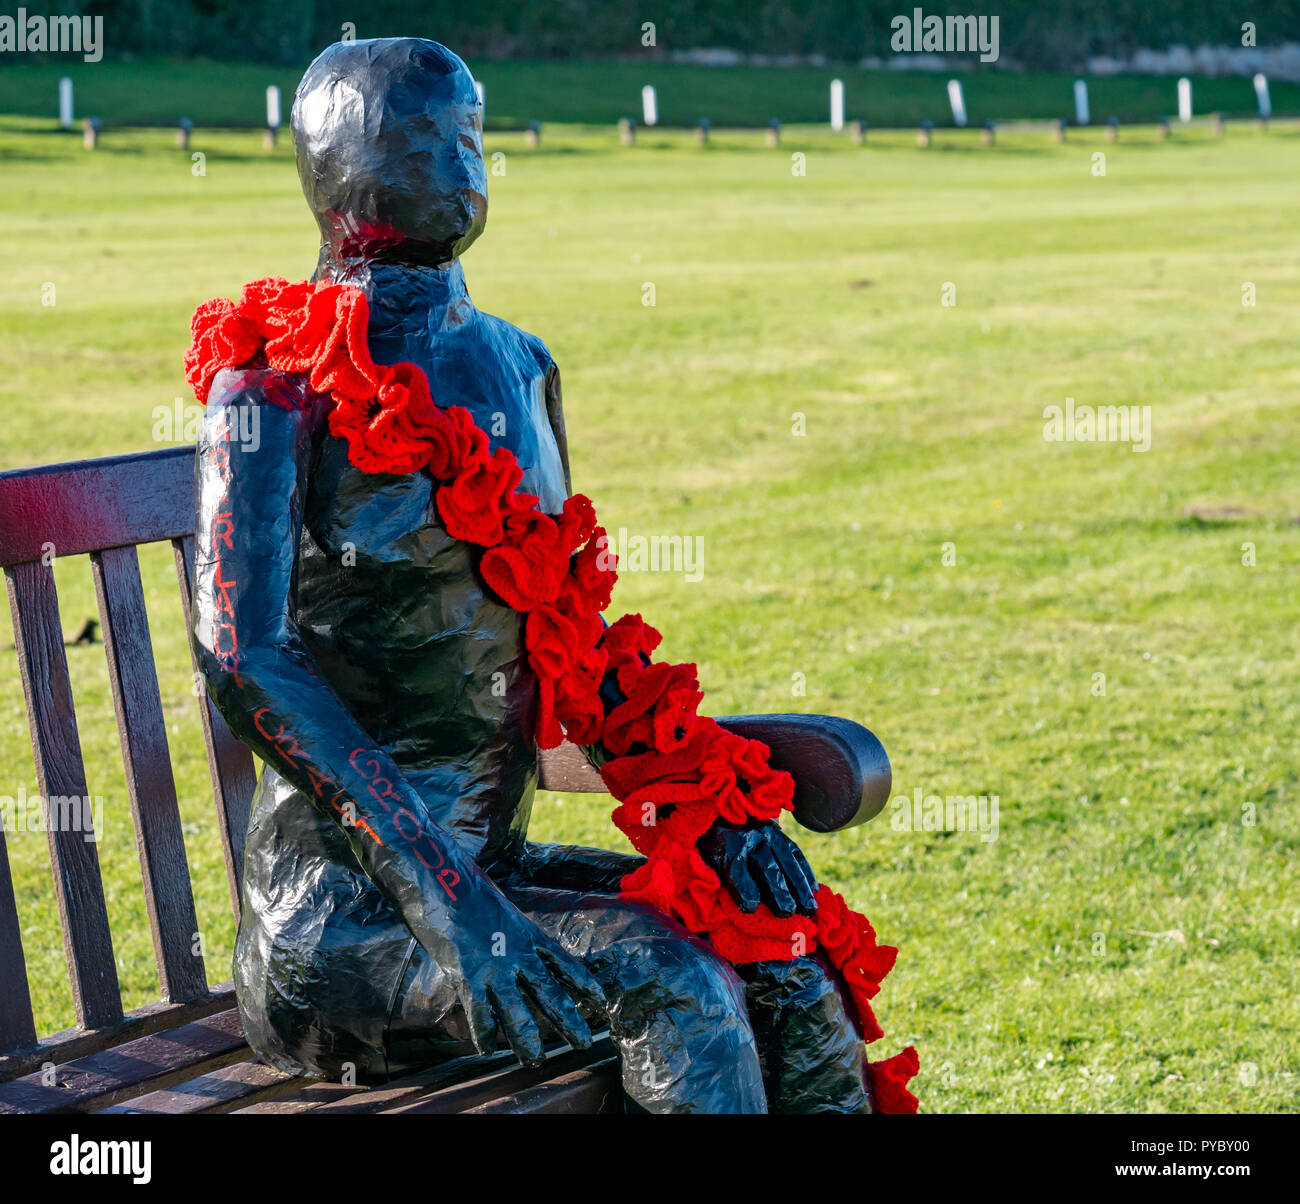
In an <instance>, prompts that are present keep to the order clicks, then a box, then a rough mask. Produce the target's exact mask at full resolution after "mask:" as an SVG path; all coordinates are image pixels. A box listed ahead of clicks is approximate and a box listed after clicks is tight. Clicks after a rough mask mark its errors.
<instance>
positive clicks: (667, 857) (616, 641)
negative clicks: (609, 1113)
mask: <svg viewBox="0 0 1300 1204" xmlns="http://www.w3.org/2000/svg"><path fill="white" fill-rule="evenodd" d="M369 314H370V310H369V305H368V303H367V301H366V298H365V295H364V294H363V293H362V292H361V291H360V289H358V288H356V287H354V286H352V285H345V284H333V283H329V282H326V281H320V282H318V283H316V284H311V283H309V282H303V283H300V284H290V283H288V282H287V281H285V280H281V279H279V278H274V277H268V278H267V279H264V280H255V281H253V283H251V284H249V285H247V286H246V287H245V288H244V292H243V296H242V297H241V298H240V300H239V302H238V303H237V304H233V303H231V302H230V301H228V300H226V299H225V298H224V297H219V298H217V299H215V300H213V301H207V302H205V303H204V304H203V305H200V306H199V308H198V309H197V310H196V311H195V313H194V318H193V320H192V322H191V324H190V329H191V333H192V335H193V342H192V344H191V346H190V349H189V350H188V351H187V352H186V353H185V376H186V379H187V380H188V381H189V383H190V384H191V385H192V386H193V388H194V394H195V396H196V397H197V398H198V399H199V401H200V402H203V403H204V404H206V402H207V396H208V391H209V389H210V388H211V386H212V380H213V377H215V376H216V374H217V373H218V372H220V371H221V370H222V369H223V368H241V367H256V366H265V367H268V368H271V369H273V370H274V371H277V372H293V373H301V374H303V375H305V376H306V377H307V380H308V382H309V384H310V386H311V388H312V390H313V391H315V392H316V393H320V394H328V395H329V397H330V398H331V400H332V401H333V408H332V409H331V410H330V413H329V428H330V433H331V434H333V435H335V436H337V437H338V438H340V439H346V440H347V443H348V459H349V460H350V461H351V463H352V464H354V465H355V466H356V467H357V468H359V469H361V471H363V472H373V473H412V472H420V471H428V473H429V474H430V476H432V477H433V479H434V480H436V481H438V482H440V485H439V487H438V490H437V495H436V505H437V507H438V513H439V515H441V517H442V521H443V523H444V525H445V526H446V528H447V531H448V532H449V533H450V534H451V535H452V536H454V537H455V538H457V539H463V540H465V541H466V542H468V543H472V544H476V545H478V546H479V547H481V548H483V549H484V550H483V554H482V557H481V560H480V562H479V568H480V571H481V573H482V576H483V579H484V580H485V581H486V582H487V584H488V586H489V587H490V588H491V590H492V592H493V593H495V594H496V596H497V597H499V598H500V599H501V600H502V601H503V602H504V603H505V604H506V605H507V606H509V607H510V608H511V609H513V610H516V611H518V612H519V613H520V614H524V615H526V616H527V618H526V620H525V624H524V643H525V646H526V647H527V650H528V663H529V665H530V666H531V667H532V669H533V672H534V673H536V674H537V679H538V682H539V684H540V691H541V707H540V715H539V718H538V723H537V743H538V745H539V746H540V747H541V748H554V747H555V746H556V745H558V744H560V743H561V742H562V741H563V740H564V739H565V737H566V736H567V738H568V739H569V740H571V741H573V742H574V743H575V744H594V743H596V742H597V741H599V742H601V743H602V744H603V745H604V747H605V748H606V749H607V750H608V751H609V752H610V753H611V754H612V758H611V759H610V760H609V761H608V762H607V763H606V764H605V766H604V768H603V769H602V770H601V777H602V778H603V779H604V782H605V785H606V786H607V787H608V788H609V791H610V793H611V794H612V795H613V796H614V798H615V799H617V800H618V802H619V806H618V807H617V808H616V809H615V811H614V815H613V819H614V823H615V824H616V825H617V826H618V828H619V830H620V831H622V832H623V833H624V835H626V836H627V838H628V840H629V841H631V843H632V846H633V848H635V849H636V850H637V852H638V853H641V854H643V855H644V856H645V858H646V861H645V864H644V865H643V866H641V868H640V869H638V870H636V871H635V872H634V873H632V874H629V875H628V876H627V877H626V878H624V879H623V881H622V883H621V884H620V885H621V890H622V895H623V897H624V898H627V899H637V900H639V901H641V902H643V903H647V904H649V905H651V906H653V907H656V908H658V909H659V910H660V911H662V912H664V913H666V914H668V915H670V916H673V917H674V918H675V919H677V920H679V921H680V922H681V923H682V924H684V925H685V926H686V927H687V928H688V929H690V931H691V932H694V933H698V934H700V935H702V936H705V937H707V938H708V940H709V941H711V942H712V943H713V945H714V947H715V948H716V949H717V950H718V952H719V953H720V954H722V956H723V957H725V958H726V959H727V960H728V961H730V962H732V963H733V964H736V965H742V964H745V963H749V962H757V961H790V960H792V959H794V958H796V957H800V956H803V955H806V954H810V953H812V952H813V951H814V950H815V949H817V948H818V947H819V946H820V948H821V949H822V950H823V952H824V953H825V954H826V956H827V957H828V958H829V959H830V961H831V963H832V964H833V965H834V966H835V968H836V970H837V971H838V972H839V974H840V976H841V978H842V980H843V982H844V985H845V987H846V988H847V990H848V994H849V997H850V1000H851V1002H852V1006H853V1011H854V1013H855V1016H856V1020H857V1023H858V1028H859V1031H860V1032H861V1033H862V1036H863V1038H864V1040H866V1041H867V1042H868V1043H870V1042H872V1041H875V1040H877V1039H879V1038H880V1037H881V1036H882V1035H883V1034H882V1032H881V1029H880V1026H879V1025H878V1024H877V1023H876V1017H875V1014H874V1013H873V1012H872V1009H871V999H872V998H873V997H874V996H875V995H876V993H877V992H878V991H879V990H880V983H881V981H882V980H883V979H884V977H885V975H886V974H888V973H889V971H890V969H891V968H892V967H893V964H894V959H895V957H896V956H897V954H898V950H897V949H895V948H894V947H893V946H890V945H880V944H877V943H876V934H875V932H874V931H873V929H872V927H871V924H870V922H869V921H868V920H867V918H866V916H864V915H860V914H859V913H858V912H855V911H853V910H852V909H851V908H849V907H848V905H847V904H846V903H845V902H844V898H843V896H842V895H839V894H837V893H836V892H835V891H832V890H831V889H830V887H828V886H822V887H821V888H820V889H819V890H818V892H817V911H816V914H815V915H814V916H802V915H794V916H791V917H790V918H788V919H782V918H781V917H780V916H777V915H774V914H773V913H772V912H771V910H769V909H768V908H767V907H766V906H765V905H762V904H760V905H759V907H758V909H757V910H756V911H755V912H752V913H749V914H746V913H745V912H743V911H741V910H740V908H739V907H738V906H737V904H736V903H735V901H734V900H733V899H732V897H731V895H730V894H729V893H728V891H727V890H726V889H725V888H724V887H723V885H722V882H721V881H720V879H719V878H718V875H717V874H716V873H715V872H714V871H713V870H712V869H711V868H710V867H709V866H708V865H707V864H706V862H705V861H704V859H703V858H702V857H701V856H700V852H699V849H698V848H697V843H698V841H699V839H700V838H701V837H702V836H703V835H704V833H705V832H706V831H708V829H709V828H710V827H711V826H712V824H713V822H714V821H715V820H717V819H723V820H726V821H728V822H730V823H734V824H743V823H745V822H747V821H749V820H751V819H752V820H764V821H765V820H775V819H776V818H777V817H778V816H779V815H780V813H781V812H782V811H788V810H790V809H791V806H792V799H793V795H794V782H793V780H792V779H791V777H790V775H789V774H788V773H785V772H783V771H781V770H776V769H773V768H772V766H771V765H770V764H769V762H768V757H769V750H768V748H767V746H766V745H765V744H763V743H762V742H760V741H758V740H747V739H745V738H744V737H743V736H737V735H735V734H733V733H731V732H727V731H725V730H724V729H723V728H721V727H720V726H719V725H718V724H717V723H715V722H714V721H713V720H712V719H709V718H707V717H705V716H703V715H700V714H699V713H698V707H699V704H700V703H701V701H703V698H704V695H703V694H701V693H700V689H699V681H698V679H697V673H696V667H695V666H694V665H674V664H669V663H667V662H664V661H652V660H651V659H650V654H651V653H652V652H653V651H654V650H655V648H656V647H658V645H659V642H660V640H661V638H662V637H661V636H660V634H659V632H657V631H656V630H655V629H654V628H653V627H651V626H650V625H649V624H648V623H646V622H644V621H643V620H642V618H641V616H640V615H624V616H623V617H622V618H621V619H619V620H618V621H617V622H615V623H613V624H611V625H609V626H606V625H605V624H604V623H603V622H602V621H601V618H600V613H601V611H603V610H604V609H605V608H606V607H607V606H608V605H609V601H610V593H611V591H612V589H613V587H614V582H615V580H617V574H616V573H615V571H614V569H615V565H616V557H614V555H613V554H612V553H611V552H609V551H607V546H608V538H607V536H606V534H605V530H604V528H602V527H598V526H597V525H596V513H595V510H594V509H593V508H592V504H591V502H590V501H589V500H588V499H587V498H585V497H583V496H582V495H581V494H575V495H574V496H573V497H570V498H568V499H567V500H566V501H565V503H564V508H563V510H562V511H561V513H560V514H559V515H556V516H551V515H548V514H543V513H542V511H541V510H539V509H538V499H537V498H536V497H534V496H533V495H532V494H530V493H522V492H520V490H519V488H518V486H519V482H520V481H521V480H522V478H523V470H522V469H521V468H520V467H519V464H518V462H517V461H516V459H515V456H514V453H513V452H511V451H509V450H508V449H507V448H504V447H498V448H497V449H496V450H495V451H489V445H488V437H487V435H486V434H485V433H484V432H483V431H482V430H480V429H479V427H478V426H477V425H476V424H475V422H474V419H473V418H472V417H471V416H470V413H469V411H468V410H466V409H464V408H462V407H460V406H449V407H448V408H446V409H442V408H440V407H439V406H437V405H435V404H434V401H433V396H432V394H431V392H430V390H429V381H428V378H427V377H426V376H425V374H424V372H423V371H422V370H421V369H420V368H418V367H416V365H414V364H407V363H400V364H376V363H375V362H374V360H373V359H371V357H370V352H369V349H368V347H367V344H366V331H367V324H368V321H369ZM275 400H277V401H280V399H278V398H277V399H275ZM281 404H284V403H283V402H281ZM611 673H612V674H613V675H614V677H615V680H616V681H617V683H618V687H619V689H620V690H621V691H622V693H623V697H624V699H625V701H624V702H623V703H621V704H620V705H619V706H617V707H615V708H614V709H613V710H612V711H611V712H610V713H609V714H608V715H606V713H605V705H604V702H603V700H602V699H601V697H600V693H599V690H600V685H601V682H602V680H603V679H604V677H605V676H606V675H607V674H611ZM634 748H640V749H642V751H639V752H633V751H632V749H634ZM918 1067H919V1060H918V1058H917V1054H916V1050H915V1049H914V1048H912V1047H911V1046H909V1047H908V1048H907V1049H905V1050H903V1051H902V1053H899V1054H896V1055H894V1057H892V1058H888V1059H886V1060H885V1061H883V1062H874V1063H871V1064H870V1073H871V1079H872V1083H871V1086H872V1088H873V1094H874V1096H875V1102H876V1107H877V1108H878V1110H879V1111H881V1112H915V1111H916V1107H917V1100H916V1097H915V1096H914V1095H912V1093H911V1092H910V1091H908V1089H907V1086H906V1084H907V1082H908V1081H909V1080H910V1079H911V1077H912V1076H913V1075H914V1074H915V1073H916V1072H917V1069H918Z"/></svg>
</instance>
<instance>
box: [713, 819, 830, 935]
mask: <svg viewBox="0 0 1300 1204" xmlns="http://www.w3.org/2000/svg"><path fill="white" fill-rule="evenodd" d="M699 848H700V853H701V854H702V855H703V857H704V859H705V861H707V862H708V863H709V864H710V865H711V866H712V867H713V868H714V869H715V870H717V872H718V876H719V877H720V878H721V879H722V881H723V882H724V883H725V884H726V887H727V890H729V891H730V892H731V897H732V898H733V899H735V900H736V904H737V906H739V908H740V910H741V911H743V912H752V911H753V910H754V909H755V908H756V907H757V906H758V905H759V904H760V903H766V904H767V905H768V907H770V908H771V909H772V911H773V912H774V913H775V914H776V915H778V916H781V917H782V918H786V917H789V916H792V915H794V913H795V912H796V911H798V912H802V913H803V914H804V915H812V914H813V913H814V912H815V911H816V910H817V900H816V898H815V897H814V896H815V895H816V894H817V879H816V878H815V877H813V872H812V869H811V868H810V867H809V865H808V862H807V861H806V860H805V859H804V855H803V854H802V853H801V852H800V851H799V846H798V845H796V844H795V843H794V841H793V840H791V839H790V838H789V837H788V836H787V835H786V834H785V833H784V832H782V831H781V828H780V825H779V824H776V823H772V822H771V821H765V822H750V823H748V824H744V825H743V826H741V825H737V824H729V823H726V822H725V821H723V820H718V821H717V823H715V824H714V825H713V827H711V828H710V829H709V830H708V831H707V832H706V833H705V834H704V836H703V837H702V838H701V840H700V844H699Z"/></svg>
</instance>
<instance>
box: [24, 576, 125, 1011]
mask: <svg viewBox="0 0 1300 1204" xmlns="http://www.w3.org/2000/svg"><path fill="white" fill-rule="evenodd" d="M5 580H6V583H7V585H8V587H9V606H10V610H11V611H12V613H13V627H14V644H15V647H16V649H17V652H18V666H19V669H20V671H21V674H22V682H23V694H24V695H25V696H26V700H27V720H28V725H29V727H30V729H31V735H32V749H33V751H34V752H35V755H36V780H37V783H38V784H39V785H40V789H41V796H42V800H43V803H42V805H43V807H44V810H45V826H46V836H47V838H48V840H49V844H50V862H51V865H52V866H53V870H54V886H55V893H56V895H57V897H58V902H59V917H60V919H61V921H62V925H63V944H64V949H65V951H66V953H67V957H68V973H69V975H70V977H71V980H72V1000H73V1005H74V1007H75V1009H76V1013H77V1021H78V1023H80V1024H81V1026H82V1027H83V1028H101V1027H103V1026H105V1025H111V1024H113V1023H114V1022H116V1021H118V1020H120V1019H121V1018H122V994H121V990H120V989H119V987H118V981H117V963H116V961H115V960H114V958H113V938H112V936H111V935H110V933H109V930H108V911H107V909H106V908H105V906H104V886H103V882H102V881H101V879H100V875H99V857H98V855H97V853H96V851H95V844H94V841H93V840H86V839H84V833H83V832H80V831H73V830H70V829H69V828H68V827H66V826H64V825H61V824H60V823H58V822H57V817H52V816H51V815H50V804H49V800H50V799H51V798H60V797H68V796H74V797H77V798H84V797H85V796H86V793H87V791H86V770H85V767H84V765H83V764H82V760H81V741H80V739H79V738H78V736H77V717H76V712H75V710H74V709H73V704H72V686H71V683H70V681H69V679H68V659H67V656H66V655H65V654H64V651H63V629H62V627H61V626H60V622H59V601H58V596H57V594H56V593H55V588H54V573H53V571H52V570H51V568H50V567H49V565H46V564H42V563H41V562H40V561H30V562H28V563H26V564H18V565H13V566H11V567H9V568H6V569H5Z"/></svg>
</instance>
